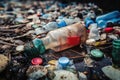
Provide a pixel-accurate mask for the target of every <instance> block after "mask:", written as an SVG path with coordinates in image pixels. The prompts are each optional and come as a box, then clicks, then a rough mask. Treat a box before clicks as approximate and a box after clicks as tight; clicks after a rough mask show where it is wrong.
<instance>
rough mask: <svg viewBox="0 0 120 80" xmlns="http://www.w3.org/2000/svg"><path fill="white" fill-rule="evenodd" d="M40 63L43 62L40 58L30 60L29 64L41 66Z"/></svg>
mask: <svg viewBox="0 0 120 80" xmlns="http://www.w3.org/2000/svg"><path fill="white" fill-rule="evenodd" d="M42 62H43V60H42V59H41V58H33V59H32V60H31V63H32V64H33V65H40V64H42Z"/></svg>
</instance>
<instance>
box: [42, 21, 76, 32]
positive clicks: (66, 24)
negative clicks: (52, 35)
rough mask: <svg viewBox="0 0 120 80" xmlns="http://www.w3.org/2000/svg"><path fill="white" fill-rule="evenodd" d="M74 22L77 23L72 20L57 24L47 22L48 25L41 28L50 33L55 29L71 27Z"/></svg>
mask: <svg viewBox="0 0 120 80" xmlns="http://www.w3.org/2000/svg"><path fill="white" fill-rule="evenodd" d="M75 22H77V21H75V20H74V19H62V20H60V21H59V22H49V23H48V24H46V25H45V26H43V28H44V29H45V30H46V31H51V30H55V29H57V28H62V27H65V26H68V25H71V24H73V23H75Z"/></svg>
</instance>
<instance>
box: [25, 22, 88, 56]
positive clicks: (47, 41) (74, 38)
mask: <svg viewBox="0 0 120 80" xmlns="http://www.w3.org/2000/svg"><path fill="white" fill-rule="evenodd" d="M86 39H87V34H86V29H85V27H84V25H82V23H80V22H79V23H76V24H73V25H70V26H67V27H63V28H60V29H56V30H53V31H50V32H49V33H48V34H47V36H46V37H44V38H41V39H38V38H36V39H34V40H33V47H32V48H30V45H29V46H27V48H26V49H27V51H29V54H30V51H31V50H32V51H33V50H34V51H35V52H33V53H31V54H34V53H35V54H42V53H44V52H45V51H46V50H48V49H52V50H54V51H56V52H58V51H62V50H65V49H68V48H71V47H73V46H76V45H78V44H80V43H81V44H82V43H85V42H86ZM37 51H38V52H37Z"/></svg>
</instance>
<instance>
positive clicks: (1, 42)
mask: <svg viewBox="0 0 120 80" xmlns="http://www.w3.org/2000/svg"><path fill="white" fill-rule="evenodd" d="M0 44H6V45H10V46H17V45H15V44H12V43H8V42H5V41H0Z"/></svg>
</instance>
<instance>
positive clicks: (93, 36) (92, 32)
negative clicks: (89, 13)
mask: <svg viewBox="0 0 120 80" xmlns="http://www.w3.org/2000/svg"><path fill="white" fill-rule="evenodd" d="M90 26H91V28H90V33H89V37H88V38H89V39H95V40H99V39H100V34H99V30H98V28H97V24H96V23H94V24H91V25H90Z"/></svg>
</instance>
